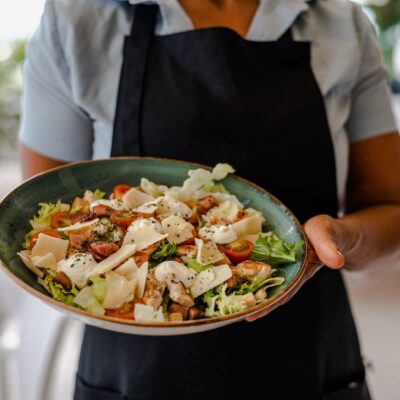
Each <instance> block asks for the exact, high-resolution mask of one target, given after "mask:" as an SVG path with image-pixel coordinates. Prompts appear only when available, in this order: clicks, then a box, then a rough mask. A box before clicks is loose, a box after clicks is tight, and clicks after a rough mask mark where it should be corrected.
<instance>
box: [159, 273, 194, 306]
mask: <svg viewBox="0 0 400 400" xmlns="http://www.w3.org/2000/svg"><path fill="white" fill-rule="evenodd" d="M166 283H167V286H168V290H169V297H170V298H171V300H172V301H174V302H175V303H178V304H181V305H182V306H186V307H192V306H193V305H194V300H193V297H192V296H191V295H190V294H188V293H186V290H185V288H184V286H183V285H182V282H179V281H176V280H174V279H171V278H168V279H167V280H166Z"/></svg>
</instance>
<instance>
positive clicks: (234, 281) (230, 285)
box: [226, 268, 238, 289]
mask: <svg viewBox="0 0 400 400" xmlns="http://www.w3.org/2000/svg"><path fill="white" fill-rule="evenodd" d="M231 270H232V272H233V275H232V276H231V277H230V278H229V279H228V280H227V281H226V286H227V288H228V289H230V288H233V287H235V286H236V285H237V283H238V280H237V278H236V275H235V272H234V271H233V270H234V268H231Z"/></svg>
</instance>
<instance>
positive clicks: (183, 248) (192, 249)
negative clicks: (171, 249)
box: [176, 244, 197, 258]
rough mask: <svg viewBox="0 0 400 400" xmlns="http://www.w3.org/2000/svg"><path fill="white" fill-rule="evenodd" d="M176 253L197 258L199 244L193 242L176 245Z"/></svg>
mask: <svg viewBox="0 0 400 400" xmlns="http://www.w3.org/2000/svg"><path fill="white" fill-rule="evenodd" d="M176 255H178V256H181V257H182V256H186V257H191V258H196V256H197V246H195V245H192V244H186V245H185V244H183V245H180V246H177V247H176Z"/></svg>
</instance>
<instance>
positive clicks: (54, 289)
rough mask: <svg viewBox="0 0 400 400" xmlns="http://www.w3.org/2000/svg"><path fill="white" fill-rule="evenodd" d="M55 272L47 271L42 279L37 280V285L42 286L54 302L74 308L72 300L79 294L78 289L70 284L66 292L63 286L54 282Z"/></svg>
mask: <svg viewBox="0 0 400 400" xmlns="http://www.w3.org/2000/svg"><path fill="white" fill-rule="evenodd" d="M55 274H56V273H55V272H54V271H52V270H47V271H46V274H45V276H44V278H43V279H42V278H38V283H39V284H40V285H42V286H43V287H44V288H45V289H46V290H47V291H48V292H49V293H50V294H51V295H52V297H53V298H54V299H55V300H58V301H61V302H62V303H64V304H67V305H69V306H75V304H74V299H75V297H76V296H77V295H78V294H79V289H78V288H77V287H76V286H75V285H74V284H72V289H71V290H66V289H65V288H64V287H63V285H61V284H60V283H57V282H55V281H54V276H55Z"/></svg>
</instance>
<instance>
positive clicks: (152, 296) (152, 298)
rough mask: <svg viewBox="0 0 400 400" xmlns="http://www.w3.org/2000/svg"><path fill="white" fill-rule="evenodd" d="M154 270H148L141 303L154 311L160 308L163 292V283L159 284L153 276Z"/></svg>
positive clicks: (164, 285)
mask: <svg viewBox="0 0 400 400" xmlns="http://www.w3.org/2000/svg"><path fill="white" fill-rule="evenodd" d="M154 272H155V271H154V268H153V269H150V270H149V272H148V274H147V279H146V285H145V290H144V295H143V301H144V302H145V304H147V305H148V306H152V307H153V308H154V309H155V310H158V309H159V308H160V305H161V303H162V301H163V294H164V291H165V287H166V284H165V282H159V281H158V280H157V279H156V278H155V276H154Z"/></svg>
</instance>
